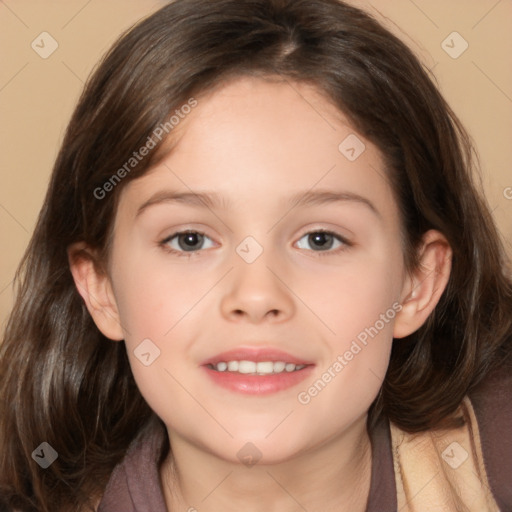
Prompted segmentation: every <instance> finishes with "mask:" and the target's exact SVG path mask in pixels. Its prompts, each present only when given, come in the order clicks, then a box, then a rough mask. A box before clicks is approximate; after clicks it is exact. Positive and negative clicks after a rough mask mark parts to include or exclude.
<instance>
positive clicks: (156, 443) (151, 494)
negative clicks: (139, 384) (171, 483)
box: [96, 417, 167, 512]
mask: <svg viewBox="0 0 512 512" xmlns="http://www.w3.org/2000/svg"><path fill="white" fill-rule="evenodd" d="M166 436H167V433H166V431H165V427H164V426H163V424H162V423H161V422H160V420H159V419H158V418H156V417H155V418H152V420H151V421H150V422H149V423H148V424H147V425H146V427H145V428H144V429H143V430H142V431H141V432H140V433H139V435H138V436H137V437H136V439H134V441H133V442H132V444H131V445H130V447H129V448H128V451H127V453H126V455H125V457H124V459H123V460H122V461H121V462H120V463H119V464H118V465H117V466H116V467H115V468H114V471H113V472H112V475H111V477H110V480H109V482H108V484H107V486H106V488H105V492H104V494H103V496H102V498H101V501H100V502H99V504H98V507H97V509H96V512H167V508H166V506H165V500H164V497H163V492H162V488H161V484H160V475H159V461H160V458H161V456H162V450H163V448H164V446H165V439H166Z"/></svg>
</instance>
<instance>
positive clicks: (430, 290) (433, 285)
mask: <svg viewBox="0 0 512 512" xmlns="http://www.w3.org/2000/svg"><path fill="white" fill-rule="evenodd" d="M451 258H452V250H451V247H450V245H449V243H448V241H447V240H446V238H445V237H444V236H443V235H442V234H441V233H440V232H439V231H436V230H430V231H427V232H426V233H425V235H424V236H423V242H422V244H421V247H420V249H419V260H420V265H419V268H418V269H416V270H415V271H414V272H413V274H412V275H411V276H410V277H409V278H408V279H407V280H406V282H405V284H404V287H403V300H402V302H401V305H402V309H401V311H400V312H399V313H398V315H397V316H396V320H395V325H394V331H393V337H394V338H403V337H405V336H408V335H409V334H412V333H413V332H415V331H417V330H418V329H419V328H420V327H421V326H422V325H423V324H424V323H425V322H426V320H427V318H428V317H429V315H430V314H431V313H432V311H433V310H434V308H435V307H436V305H437V304H438V302H439V299H440V298H441V295H442V294H443V292H444V290H445V288H446V285H447V284H448V280H449V278H450V271H451Z"/></svg>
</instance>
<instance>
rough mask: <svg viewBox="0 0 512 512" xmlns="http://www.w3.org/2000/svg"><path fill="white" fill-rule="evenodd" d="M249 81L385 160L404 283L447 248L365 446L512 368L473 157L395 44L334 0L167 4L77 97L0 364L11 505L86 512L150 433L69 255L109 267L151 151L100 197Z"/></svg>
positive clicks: (489, 224)
mask: <svg viewBox="0 0 512 512" xmlns="http://www.w3.org/2000/svg"><path fill="white" fill-rule="evenodd" d="M242 75H258V76H263V77H278V78H281V79H283V80H290V81H302V82H308V83H311V84H313V85H315V86H316V87H317V88H318V90H320V91H321V92H323V93H324V94H325V95H326V97H327V98H329V100H330V101H331V102H332V104H333V105H334V106H336V107H337V108H338V109H340V110H341V111H342V112H344V113H345V115H347V116H348V117H349V119H350V120H351V122H352V123H353V125H354V127H355V128H356V129H357V130H358V131H359V132H360V133H361V134H362V135H363V136H365V137H366V138H367V139H368V140H370V141H371V142H373V143H374V144H375V145H376V146H377V147H378V148H379V149H380V150H381V152H382V154H383V155H384V157H385V159H386V163H387V170H388V173H389V177H390V180H391V183H392V185H393V188H394V192H395V196H396V199H397V202H398V205H399V207H400V211H401V215H402V220H403V232H404V258H405V262H406V265H407V267H408V268H409V269H412V268H414V267H415V265H417V261H416V251H415V249H416V247H417V244H418V242H419V240H420V238H421V236H422V234H423V233H424V232H425V231H427V230H428V229H431V228H433V229H438V230H439V231H441V232H442V233H443V234H444V235H445V236H446V238H447V239H448V241H449V243H450V245H451V247H452V250H453V262H452V274H451V277H450V280H449V283H448V286H447V288H446V290H445V292H444V293H443V295H442V298H441V300H440V302H439V304H438V306H437V308H436V310H435V311H434V313H433V314H432V315H431V316H430V317H429V319H428V321H427V322H426V323H425V325H423V326H422V327H421V328H420V329H419V330H418V331H417V332H415V333H414V334H412V335H410V336H408V337H407V338H406V339H400V340H395V341H394V343H393V350H392V354H391V361H390V365H389V370H388V373H387V375H386V378H385V382H384V384H383V387H382V390H381V393H380V394H379V397H378V398H377V399H376V401H375V402H374V404H373V405H372V408H371V410H370V415H369V428H372V426H373V425H374V424H375V422H376V420H377V419H378V418H388V419H389V420H391V421H393V422H395V423H396V424H397V425H398V426H400V427H401V428H403V429H405V430H408V431H410V432H414V431H421V430H425V429H429V428H436V427H438V426H440V425H442V424H443V422H445V420H446V419H447V418H449V417H450V415H451V414H452V413H453V412H454V411H455V409H456V408H457V407H458V405H459V404H460V402H461V400H462V398H463V397H464V396H465V395H466V394H467V393H468V392H469V391H470V390H471V389H473V388H474V387H475V386H476V385H478V383H479V382H481V381H482V379H483V378H484V377H485V376H486V375H487V374H488V373H489V372H490V371H491V370H493V369H494V368H495V367H496V366H497V364H498V362H499V361H501V360H505V359H506V358H510V355H511V352H512V349H511V344H510V340H511V334H512V314H511V313H512V285H511V282H510V277H509V276H507V274H506V271H505V270H504V268H505V265H506V258H505V253H504V250H503V247H502V244H501V242H500V238H499V235H498V233H497V230H496V228H495V225H494V223H493V221H492V218H491V215H490V213H489V209H488V207H487V206H486V203H485V201H484V199H483V196H482V194H481V192H479V189H477V187H476V185H475V183H474V182H475V179H474V176H473V172H472V169H473V167H474V166H473V160H474V158H473V154H472V149H471V145H470V141H469V139H468V136H467V135H466V133H465V131H464V129H463V128H462V127H461V125H460V123H459V121H458V120H457V118H456V116H455V115H454V113H453V112H452V110H451V109H450V107H449V106H448V105H447V104H446V102H445V101H444V99H443V98H442V97H441V95H440V93H439V92H438V90H437V89H436V87H435V85H434V84H433V82H432V80H431V79H430V78H429V75H428V73H427V72H426V71H425V70H424V69H423V67H422V66H421V64H420V63H419V62H418V60H417V59H416V57H415V56H414V55H413V53H412V52H411V51H410V50H409V49H408V48H407V47H406V46H405V44H404V43H402V42H401V41H400V40H399V39H397V38H396V37H395V36H393V35H392V34H391V33H390V32H388V31H387V30H386V29H384V28H383V27H382V26H381V25H380V24H378V23H377V22H376V21H375V20H374V19H373V18H371V17H370V16H369V15H368V14H366V13H364V12H362V11H361V10H359V9H356V8H354V7H351V6H349V5H346V4H344V3H342V2H339V1H336V0H217V1H215V2H211V1H208V0H175V1H173V2H172V3H170V4H169V5H166V6H165V7H163V8H162V9H160V10H159V11H158V12H157V13H155V14H153V15H152V16H150V17H148V18H147V19H145V20H143V21H142V22H140V23H139V24H137V25H136V26H135V27H134V28H133V29H132V30H130V31H128V32H127V33H126V34H125V35H123V36H122V37H121V38H120V40H119V41H118V42H117V43H116V44H115V45H114V47H113V48H112V50H111V51H110V52H109V53H108V54H107V56H106V57H105V58H104V60H103V61H102V63H101V65H100V66H99V67H98V69H97V70H96V71H95V73H94V74H93V76H92V77H91V78H90V80H89V81H88V83H87V86H86V88H85V90H84V92H83V94H82V96H81V98H80V101H79V104H78V106H77V108H76V110H75V112H74V114H73V116H72V118H71V121H70V123H69V126H68V128H67V132H66V136H65V139H64V141H63V144H62V147H61V149H60V153H59V155H58V157H57V160H56V163H55V166H54V169H53V174H52V177H51V182H50V185H49V188H48V192H47V195H46V198H45V201H44V204H43V207H42V210H41V213H40V216H39V219H38V223H37V226H36V229H35V232H34V234H33V237H32V239H31V241H30V244H29V246H28V248H27V251H26V254H25V256H24V258H23V261H22V263H21V265H20V268H19V270H18V273H17V281H16V283H17V290H16V292H17V293H16V302H15V305H14V309H13V311H12V314H11V316H10V319H9V321H8V324H7V328H6V332H5V337H4V341H3V343H2V345H1V347H0V358H1V359H0V399H1V404H0V496H1V497H2V498H3V500H4V501H5V503H6V504H8V505H10V506H12V507H17V508H19V509H20V510H23V511H25V510H27V511H28V510H38V511H44V512H47V511H52V512H54V511H59V510H63V509H66V510H76V511H78V510H83V509H84V507H85V505H86V504H87V503H88V497H89V496H91V495H97V494H98V493H101V491H102V489H103V488H104V486H105V485H106V482H107V481H108V478H109V475H110V474H111V472H112V469H113V467H114V466H115V465H116V464H117V463H118V462H119V461H120V460H121V459H122V457H123V455H124V453H125V452H126V449H127V447H128V445H129V443H130V442H131V441H132V440H133V439H134V437H135V436H136V435H137V433H138V432H139V431H140V430H141V429H142V428H143V426H144V425H146V424H147V422H148V421H149V420H150V418H152V417H153V416H154V415H153V412H152V411H151V410H150V408H149V406H148V405H147V404H146V402H145V401H144V399H143V398H142V396H141V395H140V392H139V391H138V389H137V387H136V384H135V382H134V379H133V377H132V374H131V370H130V366H129V363H128V359H127V356H126V352H125V347H124V344H123V343H113V342H111V341H110V340H108V339H106V338H105V337H104V336H103V335H102V334H101V333H100V332H99V330H98V329H97V328H96V326H95V324H94V323H93V321H92V319H91V317H90V315H89V313H88V311H87V309H86V307H85V305H84V302H83V300H82V299H81V297H80V295H79V294H78V292H77V290H76V288H75V285H74V282H73V279H72V276H71V273H70V270H69V265H68V259H67V252H66V248H67V247H68V246H69V245H70V244H72V243H74V242H77V241H84V242H86V243H87V244H89V245H90V246H91V247H94V248H97V249H98V250H100V251H102V254H103V255H104V257H105V258H107V257H108V241H109V237H110V236H111V234H112V233H111V230H112V224H113V219H114V215H115V212H116V206H117V202H118V198H119V194H120V193H121V191H122V189H123V187H124V186H125V185H126V184H127V183H128V182H129V181H130V180H132V179H135V178H137V177H140V176H142V175H143V174H144V173H145V172H146V171H147V169H148V168H149V167H150V166H152V165H153V164H154V163H155V161H156V159H157V158H158V157H159V155H160V153H159V151H158V148H157V149H156V150H155V151H153V152H152V153H151V154H150V155H149V156H148V157H147V158H145V159H143V160H142V161H141V162H140V163H139V164H138V165H137V166H136V167H135V168H134V169H133V170H131V171H130V173H128V174H127V175H126V176H125V177H124V178H123V179H122V180H120V181H119V183H116V186H115V187H113V190H112V191H111V192H110V193H108V194H106V195H105V197H104V198H102V199H98V198H97V194H95V193H94V191H95V190H97V189H98V187H99V188H101V187H102V186H103V185H104V183H106V182H107V181H108V180H109V179H111V178H112V175H113V174H114V173H115V172H116V170H117V169H119V168H120V167H121V166H123V164H124V163H125V162H126V160H127V159H128V158H130V156H131V155H132V154H133V152H134V151H137V150H138V149H139V148H140V147H142V146H143V145H144V144H145V143H146V141H147V139H148V137H150V136H151V135H152V132H153V130H154V129H155V127H157V126H158V125H159V124H160V123H164V122H166V120H167V117H168V116H169V115H170V113H172V112H173V111H174V110H175V109H176V108H179V107H180V105H183V104H185V103H186V102H187V100H188V99H189V98H191V97H193V96H194V97H196V98H200V96H201V93H206V92H209V91H211V90H212V88H214V87H217V86H219V85H221V84H222V83H225V82H226V81H227V80H229V79H232V78H234V77H236V76H242ZM171 134H172V132H171ZM160 146H161V144H159V146H158V147H160ZM43 441H46V442H48V443H49V444H50V445H51V446H52V447H53V448H54V449H55V450H56V451H57V452H58V459H57V460H56V461H55V462H54V463H53V464H52V465H51V466H50V467H49V468H47V469H45V470H42V469H41V468H40V467H39V466H38V465H37V464H36V463H35V462H34V460H33V459H32V457H31V453H32V452H33V450H34V449H35V448H36V447H37V446H38V445H39V444H40V443H41V442H43ZM89 505H90V503H89Z"/></svg>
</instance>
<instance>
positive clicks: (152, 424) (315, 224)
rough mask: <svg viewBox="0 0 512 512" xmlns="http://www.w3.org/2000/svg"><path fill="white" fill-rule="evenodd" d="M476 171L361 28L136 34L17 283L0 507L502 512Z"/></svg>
mask: <svg viewBox="0 0 512 512" xmlns="http://www.w3.org/2000/svg"><path fill="white" fill-rule="evenodd" d="M472 166H473V164H472V151H471V147H470V144H469V141H468V137H467V135H466V133H465V132H464V130H463V128H462V127H461V125H460V123H459V122H458V120H457V118H456V117H455V115H454V114H453V112H452V111H451V110H450V108H449V107H448V105H447V104H446V102H445V101H444V100H443V99H442V97H441V96H440V94H439V92H438V91H437V90H436V88H435V86H434V85H433V84H432V82H431V80H430V79H429V77H428V75H427V74H426V72H425V71H424V70H423V68H422V67H421V65H420V64H419V63H418V61H417V59H416V58H415V57H414V56H413V54H412V53H411V51H410V50H409V49H408V48H407V47H406V46H405V45H404V44H403V43H401V42H400V41H399V40H398V39H397V38H396V37H394V36H393V35H391V34H390V33H389V32H388V31H387V30H385V29H384V28H383V27H381V26H380V25H379V24H378V23H377V22H376V21H374V20H373V19H372V18H371V17H369V16H368V15H367V14H365V13H363V12H362V11H360V10H358V9H356V8H354V7H351V6H349V5H346V4H344V3H342V2H339V1H337V0H314V1H302V0H293V1H292V0H219V1H216V2H208V1H206V0H175V1H173V2H171V3H169V4H168V5H166V6H165V7H163V8H162V9H161V10H159V11H158V12H157V13H155V14H154V15H152V16H150V17H149V18H147V19H146V20H144V21H142V22H141V23H139V24H138V25H137V26H136V27H134V28H133V29H132V30H130V31H129V32H128V33H127V34H125V35H124V36H123V37H122V38H121V39H120V40H119V41H118V42H117V43H116V44H115V46H114V47H113V49H112V50H111V51H110V53H109V54H108V55H107V56H106V58H105V59H104V61H103V62H102V64H101V66H100V67H99V68H98V69H97V70H96V72H95V73H94V75H93V76H92V78H91V79H90V81H89V83H88V85H87V86H86V89H85V91H84V93H83V95H82V97H81V99H80V102H79V105H78V106H77V108H76V111H75V113H74V115H73V117H72V119H71V121H70V124H69V126H68V130H67V133H66V137H65V140H64V142H63V144H62V148H61V150H60V153H59V155H58V158H57V161H56V164H55V168H54V170H53V175H52V179H51V183H50V185H49V189H48V193H47V197H46V199H45V202H44V205H43V208H42V211H41V214H40V217H39V221H38V224H37V227H36V229H35V233H34V235H33V238H32V240H31V242H30V245H29V247H28V249H27V252H26V255H25V257H24V259H23V262H22V265H21V267H20V271H19V274H18V290H17V299H16V302H15V306H14V309H13V311H12V314H11V316H10V319H9V322H8V325H7V329H6V333H5V338H4V340H3V343H2V345H1V360H0V396H1V400H2V402H1V414H0V443H1V445H0V496H1V499H2V501H3V503H4V507H5V508H6V510H20V511H35V510H37V511H45V512H47V511H52V512H54V511H69V510H72V511H85V510H97V511H100V512H130V511H137V512H150V511H151V512H164V511H166V510H172V511H173V512H174V511H179V510H183V511H185V510H188V511H194V510H199V511H218V510H224V511H229V510H246V511H268V510H275V511H280V512H282V511H284V512H287V511H296V510H308V511H317V510H324V511H325V510H333V511H334V510H336V511H352V512H353V511H367V512H377V511H378V512H382V511H384V512H387V511H395V510H397V509H399V510H401V511H405V510H407V511H422V512H423V511H426V510H431V511H434V510H435V511H438V510H443V511H462V510H464V511H475V512H476V511H478V512H481V511H498V510H501V511H510V510H512V494H511V493H512V491H511V489H512V484H511V483H512V462H511V461H512V437H511V432H512V428H511V427H512V409H511V406H510V404H511V400H512V372H511V369H512V315H511V313H512V284H511V281H510V275H509V273H508V272H509V269H507V262H506V260H505V255H504V250H503V247H502V244H501V242H500V239H499V236H498V233H497V230H496V228H495V226H494V224H493V222H492V219H491V215H490V213H489V210H488V207H487V206H486V203H485V201H484V200H483V198H482V195H481V194H480V192H478V191H477V188H476V187H475V185H474V184H473V178H472V168H473V167H472Z"/></svg>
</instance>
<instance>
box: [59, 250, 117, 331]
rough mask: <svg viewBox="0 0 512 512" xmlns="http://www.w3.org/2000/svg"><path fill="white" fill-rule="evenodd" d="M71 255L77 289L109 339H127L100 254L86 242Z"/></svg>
mask: <svg viewBox="0 0 512 512" xmlns="http://www.w3.org/2000/svg"><path fill="white" fill-rule="evenodd" d="M67 252H68V261H69V268H70V270H71V274H72V275H73V279H74V281H75V286H76V289H77V290H78V293H79V294H80V295H81V296H82V298H83V299H84V301H85V305H86V306H87V309H88V310H89V313H90V315H91V316H92V319H93V320H94V323H95V324H96V326H97V327H98V329H99V330H100V331H101V332H102V333H103V334H104V335H105V336H106V337H107V338H110V339H111V340H116V341H120V340H123V339H124V334H123V329H122V327H121V323H120V319H119V312H118V309H117V305H116V302H115V297H114V293H113V290H112V285H111V283H110V279H109V277H108V275H107V273H106V272H104V271H103V270H102V269H100V267H99V265H98V258H97V255H96V254H95V252H94V251H92V250H91V249H90V248H89V247H88V246H87V245H86V244H85V243H82V242H79V243H76V244H72V245H70V246H69V247H68V249H67Z"/></svg>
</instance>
